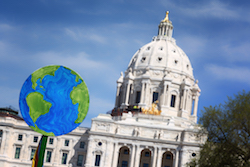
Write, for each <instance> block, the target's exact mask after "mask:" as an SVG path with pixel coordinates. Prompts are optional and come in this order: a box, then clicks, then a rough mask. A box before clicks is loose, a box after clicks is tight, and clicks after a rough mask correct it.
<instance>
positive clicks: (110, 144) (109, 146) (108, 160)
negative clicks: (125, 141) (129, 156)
mask: <svg viewBox="0 0 250 167" xmlns="http://www.w3.org/2000/svg"><path fill="white" fill-rule="evenodd" d="M106 150H109V151H106V152H105V155H106V157H105V164H104V166H110V165H111V164H112V158H113V157H112V156H113V152H114V144H113V142H111V141H108V142H107V145H106Z"/></svg>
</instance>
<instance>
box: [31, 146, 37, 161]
mask: <svg viewBox="0 0 250 167" xmlns="http://www.w3.org/2000/svg"><path fill="white" fill-rule="evenodd" d="M35 152H36V149H35V148H32V149H31V152H30V160H32V159H33V158H34V155H35Z"/></svg>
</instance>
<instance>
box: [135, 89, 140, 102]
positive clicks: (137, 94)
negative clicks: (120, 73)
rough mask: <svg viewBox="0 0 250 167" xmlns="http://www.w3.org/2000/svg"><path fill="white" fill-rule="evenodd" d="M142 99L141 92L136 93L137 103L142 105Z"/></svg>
mask: <svg viewBox="0 0 250 167" xmlns="http://www.w3.org/2000/svg"><path fill="white" fill-rule="evenodd" d="M140 99H141V92H140V91H137V92H136V98H135V103H140Z"/></svg>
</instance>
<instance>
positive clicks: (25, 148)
mask: <svg viewBox="0 0 250 167" xmlns="http://www.w3.org/2000/svg"><path fill="white" fill-rule="evenodd" d="M0 130H2V132H3V133H2V138H1V145H0V166H1V167H30V166H31V163H32V162H31V160H30V157H31V150H32V148H33V149H36V148H37V146H38V143H39V140H40V138H41V134H39V133H36V132H34V131H33V130H32V129H30V128H29V127H28V126H27V124H26V123H25V122H24V121H22V120H16V119H14V118H11V117H0ZM87 131H88V129H87V128H77V129H75V130H74V131H73V132H71V133H69V134H67V135H63V136H60V137H52V138H53V139H54V140H53V144H49V139H50V137H48V141H47V146H46V151H47V150H49V151H52V157H51V162H45V163H44V167H50V166H58V167H65V166H75V167H76V166H77V158H78V155H84V161H83V165H82V166H84V163H85V158H86V152H87V144H88V143H87V142H88V140H87V139H88V134H86V132H87ZM19 135H22V140H21V141H19V140H18V136H19ZM34 136H38V141H37V142H34V141H33V139H34ZM65 140H69V146H64V142H65ZM81 141H85V148H80V142H81ZM16 147H20V148H21V152H20V157H19V159H15V151H16ZM46 151H45V159H46ZM64 152H65V153H68V157H67V163H66V165H64V164H62V163H61V160H62V153H64Z"/></svg>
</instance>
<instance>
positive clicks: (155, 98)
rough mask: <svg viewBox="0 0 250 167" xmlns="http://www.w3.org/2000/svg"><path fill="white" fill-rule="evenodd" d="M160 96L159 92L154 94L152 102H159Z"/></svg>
mask: <svg viewBox="0 0 250 167" xmlns="http://www.w3.org/2000/svg"><path fill="white" fill-rule="evenodd" d="M158 95H159V93H158V92H153V100H152V103H154V102H155V101H157V100H158Z"/></svg>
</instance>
